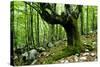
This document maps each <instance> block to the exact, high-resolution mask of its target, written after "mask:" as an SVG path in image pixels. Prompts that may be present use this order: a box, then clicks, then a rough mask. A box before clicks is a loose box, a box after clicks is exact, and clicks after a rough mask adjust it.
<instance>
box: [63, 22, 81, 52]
mask: <svg viewBox="0 0 100 67" xmlns="http://www.w3.org/2000/svg"><path fill="white" fill-rule="evenodd" d="M63 27H64V29H65V31H66V35H67V43H68V48H70V49H71V50H72V51H73V52H74V53H76V52H78V53H79V51H80V44H81V43H80V35H79V31H78V26H77V20H75V21H74V22H70V21H69V22H67V23H66V24H65V25H63Z"/></svg>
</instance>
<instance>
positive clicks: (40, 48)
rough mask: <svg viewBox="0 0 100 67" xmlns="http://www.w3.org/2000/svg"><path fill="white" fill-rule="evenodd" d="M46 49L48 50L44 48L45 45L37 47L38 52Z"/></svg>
mask: <svg viewBox="0 0 100 67" xmlns="http://www.w3.org/2000/svg"><path fill="white" fill-rule="evenodd" d="M45 50H46V49H45V48H43V47H38V48H37V51H38V52H43V51H45Z"/></svg>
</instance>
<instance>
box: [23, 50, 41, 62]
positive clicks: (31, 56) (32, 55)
mask: <svg viewBox="0 0 100 67" xmlns="http://www.w3.org/2000/svg"><path fill="white" fill-rule="evenodd" d="M38 54H39V53H38V52H37V50H35V49H32V50H30V51H28V52H25V53H23V54H22V57H23V60H25V61H26V60H35V59H37V56H38Z"/></svg>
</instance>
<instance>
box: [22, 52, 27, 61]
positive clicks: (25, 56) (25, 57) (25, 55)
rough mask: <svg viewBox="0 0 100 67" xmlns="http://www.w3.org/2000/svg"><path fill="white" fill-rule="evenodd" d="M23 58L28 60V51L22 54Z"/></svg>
mask: <svg viewBox="0 0 100 67" xmlns="http://www.w3.org/2000/svg"><path fill="white" fill-rule="evenodd" d="M22 57H23V60H28V52H25V53H23V54H22Z"/></svg>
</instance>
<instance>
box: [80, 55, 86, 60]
mask: <svg viewBox="0 0 100 67" xmlns="http://www.w3.org/2000/svg"><path fill="white" fill-rule="evenodd" d="M79 60H80V61H86V60H87V57H86V56H85V57H80V58H79Z"/></svg>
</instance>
